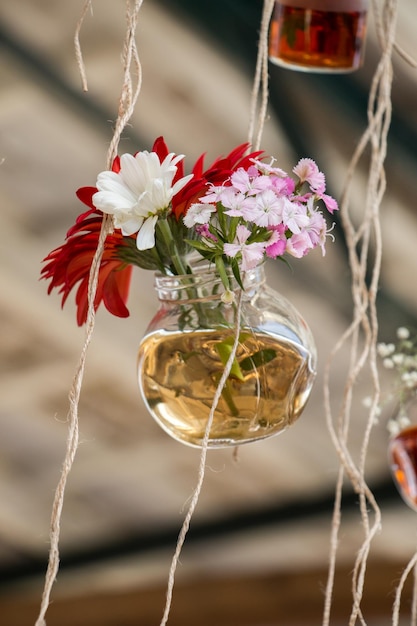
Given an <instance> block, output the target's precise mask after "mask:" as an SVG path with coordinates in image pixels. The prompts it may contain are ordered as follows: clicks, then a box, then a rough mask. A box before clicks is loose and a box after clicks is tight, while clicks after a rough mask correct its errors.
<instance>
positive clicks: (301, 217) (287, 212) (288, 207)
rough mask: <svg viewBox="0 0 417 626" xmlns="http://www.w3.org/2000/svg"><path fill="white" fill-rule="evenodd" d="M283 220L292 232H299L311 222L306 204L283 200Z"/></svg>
mask: <svg viewBox="0 0 417 626" xmlns="http://www.w3.org/2000/svg"><path fill="white" fill-rule="evenodd" d="M282 221H283V222H284V224H285V225H286V227H287V228H289V229H290V231H291V232H293V233H295V234H298V233H300V232H301V230H302V229H303V228H305V227H306V226H307V224H308V223H309V218H308V215H307V210H306V207H305V205H304V204H299V203H298V202H291V201H290V200H288V198H284V200H283V209H282Z"/></svg>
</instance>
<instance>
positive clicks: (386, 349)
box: [377, 343, 395, 358]
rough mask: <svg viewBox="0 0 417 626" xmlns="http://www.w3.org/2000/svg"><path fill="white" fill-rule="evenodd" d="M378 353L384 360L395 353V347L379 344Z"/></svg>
mask: <svg viewBox="0 0 417 626" xmlns="http://www.w3.org/2000/svg"><path fill="white" fill-rule="evenodd" d="M377 352H378V354H379V356H380V357H382V358H384V357H386V356H390V355H391V354H392V353H393V352H395V346H394V344H393V343H379V344H378V345H377Z"/></svg>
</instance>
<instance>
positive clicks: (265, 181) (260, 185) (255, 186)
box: [230, 167, 270, 195]
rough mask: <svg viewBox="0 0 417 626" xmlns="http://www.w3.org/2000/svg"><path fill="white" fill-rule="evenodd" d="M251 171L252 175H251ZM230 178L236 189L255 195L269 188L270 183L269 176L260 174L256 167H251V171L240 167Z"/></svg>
mask: <svg viewBox="0 0 417 626" xmlns="http://www.w3.org/2000/svg"><path fill="white" fill-rule="evenodd" d="M251 173H252V175H250V174H251ZM255 173H256V174H255ZM253 174H255V175H253ZM230 180H231V182H232V186H233V187H234V189H236V190H237V191H240V192H242V193H248V194H251V195H255V194H257V193H259V192H261V191H263V190H264V189H267V187H269V184H270V183H269V177H268V176H259V173H258V172H257V170H256V169H255V168H251V170H250V171H247V170H244V169H243V167H240V168H239V169H238V170H236V172H233V174H232V176H231V177H230Z"/></svg>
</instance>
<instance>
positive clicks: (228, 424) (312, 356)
mask: <svg viewBox="0 0 417 626" xmlns="http://www.w3.org/2000/svg"><path fill="white" fill-rule="evenodd" d="M231 280H232V283H233V291H232V292H225V289H224V287H223V284H222V281H221V279H220V277H219V275H218V274H217V273H216V272H215V271H214V269H213V267H210V268H207V267H205V268H201V269H199V270H195V271H194V272H193V273H192V274H187V275H185V276H166V275H162V274H156V275H155V287H156V291H157V295H158V299H159V303H160V307H159V310H158V311H157V313H156V315H155V316H154V318H153V319H152V321H151V322H150V324H149V326H148V329H147V331H146V334H145V336H144V337H143V339H142V341H141V344H140V347H139V355H138V379H139V387H140V390H141V393H142V396H143V398H144V401H145V404H146V406H147V408H148V410H149V412H150V413H151V415H152V416H153V417H154V419H155V420H156V422H157V423H158V424H159V425H160V426H161V427H162V428H163V429H164V430H165V431H166V432H167V433H168V434H169V435H171V436H172V437H173V438H174V439H176V440H177V441H180V442H182V443H185V444H189V445H191V446H196V447H200V446H201V445H202V442H203V439H204V435H205V431H206V427H207V422H208V419H209V415H210V411H211V409H212V405H213V399H214V396H215V393H216V390H217V387H218V386H219V381H220V378H221V376H222V374H223V372H224V367H225V364H226V362H227V360H228V358H229V356H230V354H231V352H232V349H233V345H234V341H235V336H236V321H237V320H236V315H237V310H238V309H237V304H236V302H237V294H238V291H239V289H240V288H239V287H238V285H237V284H236V282H235V281H234V279H231ZM243 282H244V288H245V289H244V291H243V292H242V303H241V308H240V329H239V344H238V348H237V351H236V354H235V357H234V360H233V363H232V367H231V371H230V374H229V376H228V378H227V380H226V383H225V385H224V387H223V389H222V391H221V395H220V398H219V401H218V404H217V406H216V408H215V411H214V416H213V421H212V425H211V428H210V433H209V437H208V446H209V447H225V446H235V445H241V444H243V443H249V442H252V441H256V440H259V439H264V438H266V437H270V436H272V435H276V434H278V433H280V432H282V431H284V430H285V429H286V428H287V427H288V426H289V425H290V424H292V423H293V422H294V421H295V420H296V419H297V418H298V417H299V416H300V414H301V412H302V410H303V409H304V406H305V404H306V402H307V399H308V397H309V394H310V391H311V388H312V384H313V381H314V377H315V367H316V350H315V345H314V341H313V338H312V335H311V332H310V330H309V328H308V326H307V324H306V323H305V321H304V320H303V318H302V317H301V316H300V314H299V313H298V312H297V310H296V309H295V308H294V306H292V304H291V303H290V302H289V301H288V300H286V299H285V298H284V297H283V296H282V295H280V294H279V293H277V292H276V291H273V290H272V289H270V288H269V287H268V286H267V284H266V281H265V273H264V266H263V265H260V266H258V267H256V268H255V269H253V270H250V271H247V272H246V273H245V274H244V278H243Z"/></svg>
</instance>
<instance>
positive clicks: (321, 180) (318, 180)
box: [293, 159, 326, 193]
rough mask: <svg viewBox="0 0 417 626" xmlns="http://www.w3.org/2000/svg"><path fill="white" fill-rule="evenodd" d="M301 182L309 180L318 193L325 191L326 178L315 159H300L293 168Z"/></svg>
mask: <svg viewBox="0 0 417 626" xmlns="http://www.w3.org/2000/svg"><path fill="white" fill-rule="evenodd" d="M293 172H294V174H296V176H298V178H299V179H300V182H301V183H305V182H307V183H308V184H309V185H310V187H311V189H312V190H313V191H315V192H317V193H324V191H325V189H326V179H325V177H324V174H323V173H322V172H320V170H319V168H318V167H317V165H316V163H315V161H313V159H300V160H299V161H298V163H297V165H296V166H295V167H294V169H293Z"/></svg>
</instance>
